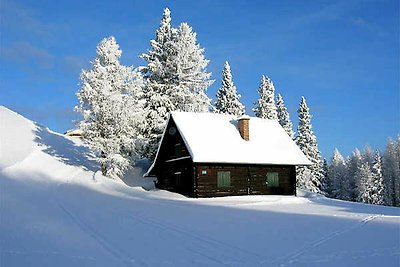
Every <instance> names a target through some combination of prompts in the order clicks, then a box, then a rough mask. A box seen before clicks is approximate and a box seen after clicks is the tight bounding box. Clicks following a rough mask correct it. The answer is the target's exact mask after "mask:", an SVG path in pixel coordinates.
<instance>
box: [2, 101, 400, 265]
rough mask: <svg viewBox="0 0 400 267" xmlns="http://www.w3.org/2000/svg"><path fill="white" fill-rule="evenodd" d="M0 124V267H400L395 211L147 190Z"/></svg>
mask: <svg viewBox="0 0 400 267" xmlns="http://www.w3.org/2000/svg"><path fill="white" fill-rule="evenodd" d="M0 118H1V121H0V123H1V126H2V129H3V127H6V128H7V129H8V131H9V132H11V133H13V134H4V133H2V134H1V136H0V137H1V147H0V152H1V155H2V156H1V162H0V164H1V165H0V166H1V169H0V253H1V254H0V266H399V263H400V212H399V209H397V208H385V207H378V206H373V205H363V204H356V203H348V202H344V201H335V200H329V199H326V198H322V197H316V196H312V195H311V196H307V197H291V196H244V197H225V198H213V199H188V198H185V197H183V196H180V195H177V194H173V193H169V192H166V191H156V190H154V191H145V190H143V189H142V188H141V187H128V186H126V185H125V184H124V183H122V182H121V181H116V180H109V179H107V178H105V177H103V176H102V175H101V174H99V173H98V172H96V170H97V168H98V166H97V165H96V163H95V162H94V161H93V159H92V158H91V156H90V154H89V153H88V151H87V149H86V148H85V147H84V146H82V144H80V142H79V140H75V139H73V138H66V137H64V136H62V135H59V134H57V133H53V132H51V131H49V130H47V129H46V128H43V127H41V126H39V125H36V124H34V123H32V122H30V121H28V120H26V119H24V118H22V117H20V116H19V115H17V114H15V113H14V112H12V111H9V110H7V109H5V108H4V107H2V108H1V109H0ZM11 144H13V145H11Z"/></svg>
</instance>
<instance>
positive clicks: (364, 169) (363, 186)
mask: <svg viewBox="0 0 400 267" xmlns="http://www.w3.org/2000/svg"><path fill="white" fill-rule="evenodd" d="M356 180H357V191H358V197H357V201H358V202H364V203H369V204H371V203H372V202H373V199H372V191H373V189H372V184H373V174H372V171H371V168H370V167H369V164H368V163H362V164H361V166H360V167H359V168H358V170H357V173H356Z"/></svg>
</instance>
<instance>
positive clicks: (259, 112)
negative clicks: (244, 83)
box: [253, 75, 278, 120]
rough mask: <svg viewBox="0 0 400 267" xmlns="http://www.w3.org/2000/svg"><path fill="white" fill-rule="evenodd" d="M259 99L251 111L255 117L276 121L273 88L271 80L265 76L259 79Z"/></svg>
mask: <svg viewBox="0 0 400 267" xmlns="http://www.w3.org/2000/svg"><path fill="white" fill-rule="evenodd" d="M258 94H259V96H260V97H259V99H258V100H257V101H256V102H255V103H254V108H253V111H254V113H255V114H256V116H257V117H259V118H262V119H270V120H277V119H278V115H277V109H276V106H275V87H274V83H273V82H272V80H271V79H270V78H268V77H266V76H264V75H263V76H262V77H261V82H260V86H259V87H258Z"/></svg>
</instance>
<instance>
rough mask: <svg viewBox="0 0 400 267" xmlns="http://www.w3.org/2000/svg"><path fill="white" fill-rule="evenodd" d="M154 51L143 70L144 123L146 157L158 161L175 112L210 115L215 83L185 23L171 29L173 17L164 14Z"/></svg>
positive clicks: (144, 57)
mask: <svg viewBox="0 0 400 267" xmlns="http://www.w3.org/2000/svg"><path fill="white" fill-rule="evenodd" d="M150 45H151V50H150V51H148V53H147V54H143V55H142V58H143V59H144V60H145V61H147V66H146V67H143V68H142V72H143V74H144V78H145V94H144V100H145V106H144V110H145V113H146V116H145V119H144V125H146V127H144V129H145V131H144V132H143V135H144V136H145V137H146V140H147V145H146V146H145V147H144V150H143V151H142V154H143V156H144V157H147V158H150V159H154V157H155V154H156V152H157V147H158V143H159V141H160V139H161V135H162V133H163V130H164V128H165V123H166V121H167V117H168V113H169V112H171V111H176V110H179V111H197V112H198V111H201V112H204V111H207V110H208V109H209V107H210V106H211V104H210V99H209V98H208V97H207V95H206V94H205V90H206V89H207V87H208V86H209V85H210V84H211V83H212V82H213V81H211V80H210V76H211V73H208V72H206V67H207V65H208V62H209V61H208V60H206V59H205V58H204V55H203V53H204V49H202V48H200V46H199V44H197V40H196V33H195V32H193V31H192V28H191V27H190V26H189V25H188V24H186V23H182V24H181V25H180V27H179V28H178V29H175V28H172V27H171V14H170V11H169V9H168V8H166V9H165V10H164V14H163V18H162V20H161V23H160V27H159V28H158V29H157V31H156V37H155V39H154V40H152V41H151V42H150Z"/></svg>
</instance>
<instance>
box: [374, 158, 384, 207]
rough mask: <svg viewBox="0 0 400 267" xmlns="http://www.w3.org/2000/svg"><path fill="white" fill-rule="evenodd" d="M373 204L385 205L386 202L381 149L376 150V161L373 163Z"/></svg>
mask: <svg viewBox="0 0 400 267" xmlns="http://www.w3.org/2000/svg"><path fill="white" fill-rule="evenodd" d="M372 178H373V180H372V185H371V186H372V192H371V198H372V202H371V203H372V204H376V205H383V204H385V195H384V192H385V190H384V184H383V176H382V160H381V155H380V154H379V151H376V153H375V157H374V161H373V164H372Z"/></svg>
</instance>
